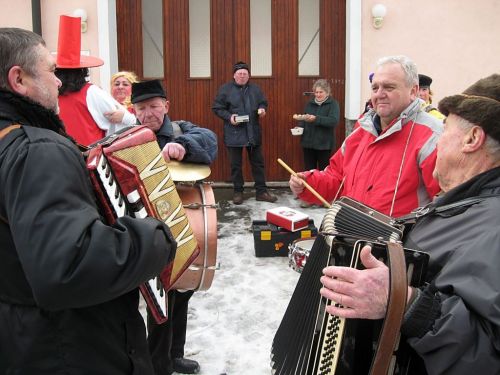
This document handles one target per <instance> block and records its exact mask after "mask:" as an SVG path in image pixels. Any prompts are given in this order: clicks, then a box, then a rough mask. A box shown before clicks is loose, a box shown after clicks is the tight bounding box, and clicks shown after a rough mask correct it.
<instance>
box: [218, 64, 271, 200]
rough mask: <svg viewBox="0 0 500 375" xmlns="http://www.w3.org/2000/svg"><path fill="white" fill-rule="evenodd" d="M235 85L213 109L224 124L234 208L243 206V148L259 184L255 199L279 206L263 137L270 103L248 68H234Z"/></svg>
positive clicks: (229, 85)
mask: <svg viewBox="0 0 500 375" xmlns="http://www.w3.org/2000/svg"><path fill="white" fill-rule="evenodd" d="M233 72H234V75H233V78H234V79H233V81H231V82H228V83H226V84H224V85H222V86H221V87H220V89H219V92H218V94H217V97H216V98H215V101H214V103H213V105H212V110H213V111H214V113H215V114H216V115H217V116H218V117H220V118H221V119H222V120H224V144H225V145H226V147H227V151H228V154H229V158H230V160H231V180H232V181H233V186H234V196H233V203H234V204H242V203H243V184H244V180H243V171H242V160H243V159H242V157H243V155H242V154H243V148H246V150H247V153H248V158H249V159H250V165H251V166H252V176H253V179H254V181H255V193H256V196H255V199H256V200H258V201H265V202H276V200H277V198H276V196H274V195H272V194H269V192H268V191H267V186H266V178H265V170H264V157H263V155H262V136H261V129H260V124H259V118H261V117H264V116H265V115H266V110H267V100H266V98H265V97H264V94H263V93H262V91H261V89H260V88H259V86H257V85H255V84H253V83H249V80H250V71H249V68H248V65H247V64H245V63H244V62H242V61H240V62H238V63H236V64H235V65H234V68H233Z"/></svg>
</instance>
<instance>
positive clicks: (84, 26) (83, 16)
mask: <svg viewBox="0 0 500 375" xmlns="http://www.w3.org/2000/svg"><path fill="white" fill-rule="evenodd" d="M72 16H73V17H80V18H81V19H82V33H86V32H87V11H86V10H85V9H82V8H78V9H75V10H74V11H73V14H72Z"/></svg>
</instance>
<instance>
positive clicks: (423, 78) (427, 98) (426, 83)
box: [418, 74, 444, 120]
mask: <svg viewBox="0 0 500 375" xmlns="http://www.w3.org/2000/svg"><path fill="white" fill-rule="evenodd" d="M431 83H432V78H431V77H429V76H427V75H425V74H419V75H418V87H419V89H418V96H419V98H420V99H422V100H423V101H424V103H422V109H423V110H424V111H425V112H427V113H429V114H430V115H432V116H434V117H435V118H437V119H438V120H443V119H444V115H443V114H442V113H441V112H439V111H438V109H437V108H436V107H434V106H433V105H432V90H431Z"/></svg>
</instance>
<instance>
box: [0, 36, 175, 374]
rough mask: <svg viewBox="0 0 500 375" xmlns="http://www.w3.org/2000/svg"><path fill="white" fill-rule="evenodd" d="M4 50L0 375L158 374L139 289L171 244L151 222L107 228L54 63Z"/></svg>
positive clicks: (170, 252)
mask: <svg viewBox="0 0 500 375" xmlns="http://www.w3.org/2000/svg"><path fill="white" fill-rule="evenodd" d="M0 51H1V53H0V180H1V181H2V183H1V185H0V257H1V259H2V261H1V262H0V321H1V322H2V329H1V330H0V373H1V374H37V375H41V374H47V375H49V374H62V373H64V374H106V375H113V374H115V375H123V374H137V375H144V374H146V375H153V374H154V372H153V368H152V364H151V359H150V355H149V352H148V347H147V342H146V334H145V327H144V322H143V319H142V316H141V314H140V313H139V310H138V303H139V290H138V286H139V285H141V284H142V283H144V282H145V281H147V280H149V279H151V278H153V277H155V276H156V275H158V274H160V272H161V271H162V270H163V269H164V267H165V266H166V265H167V264H168V263H170V262H171V261H172V259H173V257H174V255H175V248H176V244H175V240H174V239H173V237H172V236H171V233H170V230H169V228H168V226H167V225H166V224H164V223H163V222H161V221H159V220H157V219H155V218H151V217H148V218H145V219H135V218H131V217H129V216H124V217H121V218H118V219H117V220H116V223H115V224H114V225H113V226H109V225H106V224H105V223H104V222H103V221H102V219H101V217H100V215H99V212H98V208H97V206H96V199H95V195H94V191H93V188H92V186H91V183H90V179H89V172H88V170H87V168H86V164H85V161H84V159H83V156H82V153H81V152H80V150H79V149H78V148H77V147H76V146H75V144H74V143H73V142H72V140H71V139H70V138H69V137H68V136H67V134H66V131H65V128H64V125H63V123H62V122H61V120H60V119H59V117H58V116H57V112H58V101H57V91H58V87H59V86H60V85H61V81H60V80H59V79H58V78H57V77H56V76H55V75H54V70H55V67H56V64H55V60H54V57H53V56H52V55H51V54H50V52H49V51H48V50H47V48H46V47H45V42H44V41H43V39H42V38H41V37H40V36H38V35H37V34H34V33H32V32H31V31H26V30H22V29H17V28H0Z"/></svg>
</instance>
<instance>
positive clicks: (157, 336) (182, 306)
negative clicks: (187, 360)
mask: <svg viewBox="0 0 500 375" xmlns="http://www.w3.org/2000/svg"><path fill="white" fill-rule="evenodd" d="M193 293H194V292H193V291H192V290H188V291H187V292H179V291H177V290H172V291H170V292H168V320H167V321H166V322H165V323H163V324H156V322H155V320H154V318H153V316H152V315H151V314H150V312H149V309H148V312H147V315H148V345H149V352H150V353H151V357H152V359H153V367H154V369H155V373H156V375H163V374H169V373H171V372H172V371H173V368H172V366H173V363H172V359H173V358H180V357H184V344H185V343H186V327H187V313H188V304H189V299H190V298H191V296H192V295H193Z"/></svg>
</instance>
